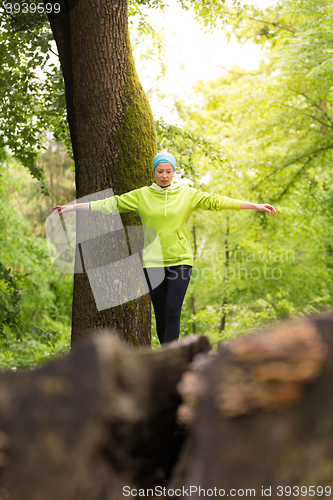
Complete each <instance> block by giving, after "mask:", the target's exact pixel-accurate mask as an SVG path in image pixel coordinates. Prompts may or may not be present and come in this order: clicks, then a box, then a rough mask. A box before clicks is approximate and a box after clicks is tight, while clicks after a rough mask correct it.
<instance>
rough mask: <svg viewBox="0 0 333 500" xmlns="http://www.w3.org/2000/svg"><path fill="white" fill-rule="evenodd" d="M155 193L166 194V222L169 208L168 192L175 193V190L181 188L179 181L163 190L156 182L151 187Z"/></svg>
mask: <svg viewBox="0 0 333 500" xmlns="http://www.w3.org/2000/svg"><path fill="white" fill-rule="evenodd" d="M150 187H151V188H152V189H153V190H154V191H156V192H157V193H165V197H164V220H165V219H166V216H167V207H168V191H174V190H175V189H177V188H179V184H178V183H177V181H172V182H171V184H170V186H168V187H167V188H162V187H161V186H159V185H158V184H156V183H155V182H154V183H153V184H152V185H151V186H150Z"/></svg>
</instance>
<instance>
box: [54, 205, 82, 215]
mask: <svg viewBox="0 0 333 500" xmlns="http://www.w3.org/2000/svg"><path fill="white" fill-rule="evenodd" d="M52 210H54V212H52V213H53V214H59V215H63V214H65V213H68V212H74V211H75V210H90V203H77V204H76V205H56V206H55V207H53V208H52Z"/></svg>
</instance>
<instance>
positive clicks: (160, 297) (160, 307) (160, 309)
mask: <svg viewBox="0 0 333 500" xmlns="http://www.w3.org/2000/svg"><path fill="white" fill-rule="evenodd" d="M143 270H144V273H145V276H146V280H147V284H148V288H149V293H150V298H151V301H152V303H153V306H154V312H155V318H156V332H157V336H158V340H159V341H160V344H162V343H163V340H164V332H165V308H166V301H167V280H166V279H165V278H164V279H163V281H162V282H161V283H160V284H159V285H158V286H156V287H154V288H152V286H151V282H152V283H154V274H155V275H157V277H158V274H157V273H160V272H161V269H160V268H158V267H157V268H156V267H151V268H149V277H148V274H147V271H146V269H145V268H143ZM149 278H150V279H149Z"/></svg>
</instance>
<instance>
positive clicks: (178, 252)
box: [53, 150, 276, 344]
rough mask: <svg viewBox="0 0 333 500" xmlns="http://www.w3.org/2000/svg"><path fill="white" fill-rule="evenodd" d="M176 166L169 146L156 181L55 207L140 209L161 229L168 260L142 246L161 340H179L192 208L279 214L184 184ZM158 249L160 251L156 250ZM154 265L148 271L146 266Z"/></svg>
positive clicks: (156, 166)
mask: <svg viewBox="0 0 333 500" xmlns="http://www.w3.org/2000/svg"><path fill="white" fill-rule="evenodd" d="M175 170H176V160H175V158H174V157H173V156H172V154H170V153H168V152H167V151H166V150H162V151H161V152H160V153H158V154H157V155H156V156H155V158H154V160H153V171H154V175H155V181H156V182H154V183H153V184H152V185H151V186H149V187H148V186H145V187H142V188H140V189H134V190H133V191H129V192H128V193H124V194H122V195H120V196H117V195H115V196H112V197H110V198H106V199H104V200H99V201H92V202H90V203H78V204H76V205H57V206H55V207H53V209H54V210H55V212H53V213H56V212H58V213H59V214H60V215H61V214H64V213H65V212H69V211H72V210H91V211H93V212H102V213H103V214H110V213H115V212H120V213H123V212H136V213H137V214H138V215H139V216H140V218H141V221H142V225H143V226H146V227H150V228H153V229H155V230H156V232H157V235H158V238H159V243H160V246H161V250H162V255H163V260H161V258H160V260H159V261H156V260H155V261H154V254H150V255H149V251H148V252H146V255H145V252H143V268H144V273H145V277H146V280H147V284H148V288H149V292H150V297H151V300H152V303H153V306H154V311H155V317H156V330H157V335H158V338H159V341H160V343H161V344H162V343H165V342H171V341H172V340H178V338H179V327H180V313H181V308H182V304H183V301H184V297H185V293H186V290H187V287H188V284H189V281H190V277H191V272H192V266H193V253H192V249H191V245H190V242H189V240H188V236H187V231H186V225H187V222H188V220H189V218H190V217H191V215H192V213H193V212H194V211H195V210H197V209H198V208H201V209H202V210H215V211H218V210H246V209H249V210H259V211H264V212H267V213H268V215H270V214H271V213H272V214H276V210H275V208H274V207H273V206H272V205H268V204H267V203H264V204H257V203H250V202H247V201H241V200H235V199H232V198H227V197H226V196H220V195H218V194H216V193H205V192H203V191H199V190H198V189H195V188H192V187H189V186H186V185H179V184H177V183H176V182H175V181H173V180H172V178H173V175H174V173H175ZM155 255H156V254H155ZM161 267H164V268H165V269H164V271H165V273H164V279H163V281H162V282H160V284H159V285H158V286H156V287H153V286H151V283H156V280H155V281H154V279H152V277H153V276H154V272H155V273H156V272H158V273H159V274H160V273H161V269H160V268H161ZM148 268H149V272H147V269H148Z"/></svg>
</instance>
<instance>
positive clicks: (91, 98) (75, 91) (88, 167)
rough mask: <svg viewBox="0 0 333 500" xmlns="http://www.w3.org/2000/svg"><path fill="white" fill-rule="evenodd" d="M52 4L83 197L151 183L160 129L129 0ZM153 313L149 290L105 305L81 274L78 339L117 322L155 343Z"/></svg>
mask: <svg viewBox="0 0 333 500" xmlns="http://www.w3.org/2000/svg"><path fill="white" fill-rule="evenodd" d="M48 3H50V2H48ZM53 3H60V5H61V10H60V13H59V14H55V13H53V14H50V15H49V20H50V24H51V28H52V32H53V34H54V39H55V41H56V43H57V47H58V52H59V57H60V63H61V68H62V72H63V76H64V81H65V89H66V102H67V118H68V123H69V128H70V134H71V141H72V145H73V154H74V161H75V180H76V198H81V197H83V196H86V195H89V194H91V193H95V192H97V191H101V190H104V189H108V188H112V190H113V192H114V194H117V195H120V194H122V193H124V192H128V191H130V190H132V189H137V188H139V187H142V186H144V185H147V184H150V183H151V181H152V180H153V173H152V167H151V163H152V158H153V157H154V155H155V154H156V132H155V126H154V120H153V116H152V113H151V110H150V106H149V103H148V100H147V97H146V95H145V94H144V91H143V89H142V87H141V84H140V81H139V79H138V76H137V73H136V70H135V65H134V60H133V56H132V51H131V44H130V40H129V30H128V23H127V2H126V0H115V1H113V2H109V1H108V0H94V1H91V0H61V1H60V2H58V0H57V2H53ZM121 218H122V222H123V224H124V226H126V225H131V226H134V225H140V219H139V217H138V216H137V215H135V214H126V215H122V216H121ZM78 258H79V252H78V251H77V252H76V259H78ZM150 314H151V311H150V298H149V295H148V294H147V295H144V296H142V297H141V298H139V299H136V300H133V301H131V302H128V303H126V304H123V305H119V306H116V307H113V308H111V309H107V310H103V311H98V310H97V308H96V305H95V301H94V298H93V294H92V290H91V287H90V284H89V281H88V277H87V274H86V273H82V274H75V276H74V293H73V312H72V344H73V343H77V342H80V341H82V340H84V339H85V338H87V337H89V336H90V335H91V334H92V332H93V331H94V330H95V329H96V327H99V328H101V327H112V328H115V329H116V330H117V331H118V332H121V333H120V335H121V336H122V337H123V339H124V340H125V341H127V342H128V343H132V344H150V343H151V333H150Z"/></svg>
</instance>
